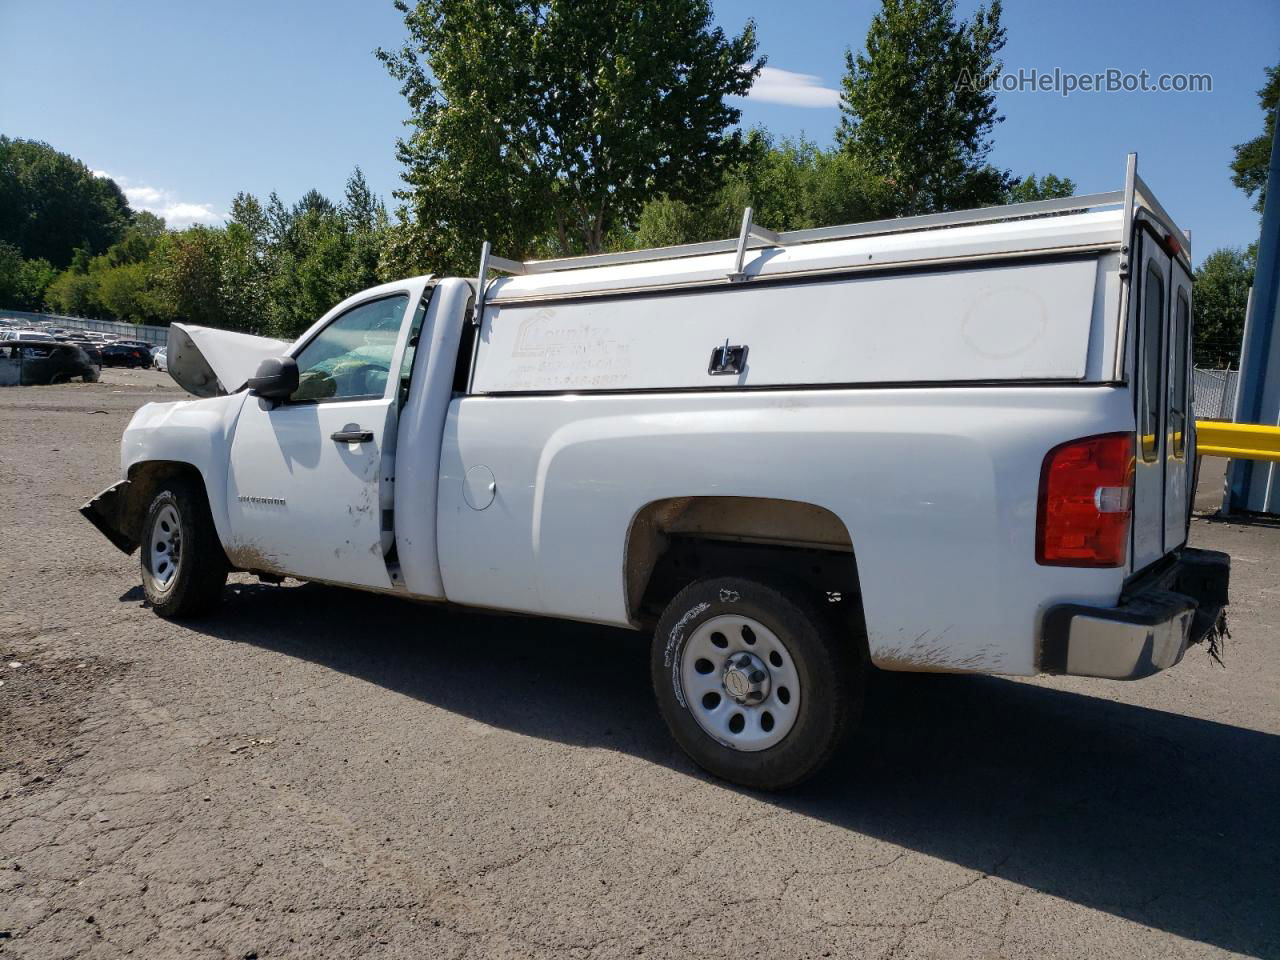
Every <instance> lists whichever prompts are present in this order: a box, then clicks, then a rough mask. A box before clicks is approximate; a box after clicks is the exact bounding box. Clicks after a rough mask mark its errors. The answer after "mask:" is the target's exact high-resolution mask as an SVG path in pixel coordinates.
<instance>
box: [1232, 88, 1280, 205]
mask: <svg viewBox="0 0 1280 960" xmlns="http://www.w3.org/2000/svg"><path fill="white" fill-rule="evenodd" d="M1258 103H1259V105H1260V106H1261V107H1262V111H1263V119H1262V133H1260V134H1259V135H1258V136H1256V137H1254V138H1253V139H1252V140H1249V141H1248V142H1246V143H1241V144H1237V145H1236V150H1235V159H1234V160H1232V162H1231V174H1232V176H1231V182H1232V183H1234V184H1235V185H1236V186H1237V187H1239V188H1240V189H1241V190H1243V191H1244V192H1245V193H1246V194H1247V195H1248V196H1251V197H1252V196H1253V195H1254V194H1257V196H1258V198H1257V200H1255V201H1254V202H1253V209H1255V210H1257V211H1258V212H1259V213H1261V212H1262V207H1263V204H1264V203H1265V201H1266V194H1267V171H1268V170H1269V169H1270V167H1271V141H1272V140H1273V139H1274V138H1275V135H1276V108H1277V106H1280V64H1276V66H1274V67H1267V82H1266V83H1265V84H1264V85H1263V87H1262V89H1261V90H1259V91H1258Z"/></svg>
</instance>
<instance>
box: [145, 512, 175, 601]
mask: <svg viewBox="0 0 1280 960" xmlns="http://www.w3.org/2000/svg"><path fill="white" fill-rule="evenodd" d="M150 550H151V578H152V579H153V580H154V581H155V586H156V589H157V590H160V591H161V592H163V591H165V590H168V589H169V588H170V587H171V586H172V585H173V580H174V578H175V577H176V576H177V575H178V564H179V563H180V562H181V559H182V522H181V520H180V518H179V517H178V510H177V508H176V507H175V506H174V505H173V504H171V503H169V504H165V505H164V507H162V508H161V510H160V512H159V513H158V514H156V519H155V523H154V524H153V525H152V528H151V544H150Z"/></svg>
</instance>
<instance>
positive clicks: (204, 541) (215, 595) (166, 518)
mask: <svg viewBox="0 0 1280 960" xmlns="http://www.w3.org/2000/svg"><path fill="white" fill-rule="evenodd" d="M141 544H142V590H143V592H144V593H145V594H146V597H147V600H148V601H150V603H151V607H152V609H153V610H155V612H156V613H158V614H159V615H160V616H162V617H166V618H175V619H177V618H182V617H188V616H195V615H196V614H199V613H203V612H205V611H206V610H208V609H209V608H210V607H212V606H213V605H214V604H215V603H217V602H218V600H219V598H220V597H221V596H222V588H223V586H224V585H225V584H226V582H227V572H228V566H227V558H226V555H225V554H224V553H223V552H222V545H221V544H220V543H219V542H218V533H217V531H216V530H215V529H214V526H213V517H212V516H211V515H210V513H209V505H208V501H207V500H206V499H205V496H204V490H203V489H201V488H199V487H198V486H197V485H196V484H193V483H190V482H189V481H186V480H173V481H170V482H169V483H168V484H167V485H166V487H165V488H164V489H162V490H161V491H160V492H159V493H157V494H156V496H155V499H154V500H152V501H151V506H150V508H149V509H148V510H147V516H146V520H145V521H144V522H143V525H142V537H141Z"/></svg>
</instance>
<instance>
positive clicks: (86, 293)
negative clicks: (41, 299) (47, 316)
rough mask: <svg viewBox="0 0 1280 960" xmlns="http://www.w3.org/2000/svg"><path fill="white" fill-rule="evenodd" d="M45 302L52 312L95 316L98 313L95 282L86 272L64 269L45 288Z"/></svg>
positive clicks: (76, 315) (73, 315)
mask: <svg viewBox="0 0 1280 960" xmlns="http://www.w3.org/2000/svg"><path fill="white" fill-rule="evenodd" d="M45 303H46V304H47V305H48V307H49V309H50V310H52V311H53V312H54V313H63V314H66V315H68V316H72V317H96V316H98V315H99V308H98V301H97V284H96V283H95V282H94V280H93V279H92V278H91V277H90V276H89V274H88V272H83V273H82V272H80V271H78V270H64V271H62V273H60V274H58V276H57V277H56V278H54V280H53V282H52V283H50V284H49V287H48V289H46V290H45Z"/></svg>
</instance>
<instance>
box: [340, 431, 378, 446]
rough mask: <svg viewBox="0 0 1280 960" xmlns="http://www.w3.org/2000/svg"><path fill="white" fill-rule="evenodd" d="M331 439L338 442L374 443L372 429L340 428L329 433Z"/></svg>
mask: <svg viewBox="0 0 1280 960" xmlns="http://www.w3.org/2000/svg"><path fill="white" fill-rule="evenodd" d="M329 439H330V440H337V441H338V443H373V431H372V430H339V431H337V432H336V433H332V434H330V435H329Z"/></svg>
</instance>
